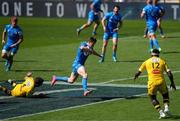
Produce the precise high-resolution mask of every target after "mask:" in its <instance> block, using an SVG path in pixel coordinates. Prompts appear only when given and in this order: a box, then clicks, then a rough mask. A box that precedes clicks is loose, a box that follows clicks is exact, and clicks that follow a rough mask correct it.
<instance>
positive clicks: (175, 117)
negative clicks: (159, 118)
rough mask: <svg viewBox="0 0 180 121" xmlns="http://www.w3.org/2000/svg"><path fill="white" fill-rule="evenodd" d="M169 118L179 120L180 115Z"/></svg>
mask: <svg viewBox="0 0 180 121" xmlns="http://www.w3.org/2000/svg"><path fill="white" fill-rule="evenodd" d="M169 119H171V120H177V119H180V115H173V116H172V117H170V118H169Z"/></svg>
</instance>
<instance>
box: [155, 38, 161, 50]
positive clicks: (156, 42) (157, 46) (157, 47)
mask: <svg viewBox="0 0 180 121" xmlns="http://www.w3.org/2000/svg"><path fill="white" fill-rule="evenodd" d="M153 44H154V45H155V46H156V49H159V48H160V46H159V44H158V41H157V39H154V40H153Z"/></svg>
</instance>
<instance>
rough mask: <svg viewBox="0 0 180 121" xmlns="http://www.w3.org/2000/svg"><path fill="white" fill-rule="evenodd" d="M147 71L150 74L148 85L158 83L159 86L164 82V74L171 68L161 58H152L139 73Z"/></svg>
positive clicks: (144, 63)
mask: <svg viewBox="0 0 180 121" xmlns="http://www.w3.org/2000/svg"><path fill="white" fill-rule="evenodd" d="M144 70H147V73H148V83H156V84H157V85H159V84H162V83H163V82H164V74H163V72H168V71H169V68H168V65H167V64H166V62H165V61H164V60H163V59H161V58H159V57H155V56H153V57H151V58H149V59H148V60H146V61H145V62H143V64H142V65H141V67H140V68H139V71H140V72H142V71H144Z"/></svg>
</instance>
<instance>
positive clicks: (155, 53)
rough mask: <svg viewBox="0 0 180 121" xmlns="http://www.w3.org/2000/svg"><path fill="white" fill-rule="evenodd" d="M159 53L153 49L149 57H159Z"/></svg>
mask: <svg viewBox="0 0 180 121" xmlns="http://www.w3.org/2000/svg"><path fill="white" fill-rule="evenodd" d="M159 53H160V51H159V50H158V49H153V50H152V53H151V55H152V56H158V57H159Z"/></svg>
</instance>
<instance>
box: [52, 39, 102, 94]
mask: <svg viewBox="0 0 180 121" xmlns="http://www.w3.org/2000/svg"><path fill="white" fill-rule="evenodd" d="M95 43H96V39H95V38H93V37H90V38H89V40H88V42H82V43H81V45H80V47H79V48H78V51H77V55H76V58H75V60H74V63H73V65H72V73H71V75H70V77H60V76H55V75H54V76H53V77H52V80H51V86H54V85H55V83H56V81H63V82H67V83H74V82H75V81H76V79H77V77H78V76H79V75H80V76H82V86H83V90H84V96H87V95H88V94H90V93H91V90H88V88H87V79H88V74H87V72H86V69H85V66H84V64H85V61H86V60H87V58H88V56H89V55H91V54H93V55H96V56H98V57H101V55H99V54H98V53H97V52H96V51H94V50H93V47H94V45H95Z"/></svg>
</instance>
